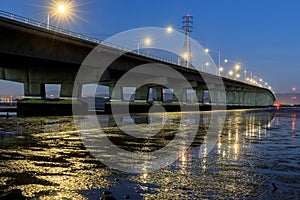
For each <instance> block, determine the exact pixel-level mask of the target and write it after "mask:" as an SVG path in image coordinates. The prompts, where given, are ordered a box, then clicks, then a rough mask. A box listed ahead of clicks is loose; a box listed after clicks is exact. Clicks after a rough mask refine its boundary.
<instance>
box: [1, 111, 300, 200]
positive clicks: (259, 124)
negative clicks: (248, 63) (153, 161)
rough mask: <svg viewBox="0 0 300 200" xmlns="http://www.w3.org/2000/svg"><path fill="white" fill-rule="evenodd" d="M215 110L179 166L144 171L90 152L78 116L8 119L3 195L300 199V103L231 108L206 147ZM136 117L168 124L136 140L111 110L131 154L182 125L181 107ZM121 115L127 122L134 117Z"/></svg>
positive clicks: (114, 133) (203, 118) (119, 139)
mask: <svg viewBox="0 0 300 200" xmlns="http://www.w3.org/2000/svg"><path fill="white" fill-rule="evenodd" d="M196 114H197V113H196ZM194 115H195V113H194ZM210 115H211V113H210V112H203V113H201V115H199V116H200V125H199V127H198V133H197V135H196V137H195V139H194V142H193V143H192V145H191V146H190V148H188V150H186V151H181V152H178V153H177V154H178V159H177V160H176V161H175V162H174V163H173V164H171V165H169V166H167V167H164V168H162V169H160V170H158V171H155V172H149V173H146V172H145V173H141V174H132V173H125V172H121V171H118V170H115V169H112V168H109V167H106V166H105V165H104V164H102V163H101V162H99V161H98V160H97V159H95V158H94V157H93V156H91V154H90V152H89V151H88V150H87V149H86V148H85V146H84V145H83V143H82V141H81V138H80V137H79V133H78V131H77V130H76V128H75V125H74V122H73V118H72V117H47V118H42V117H31V118H17V117H10V118H6V117H2V118H0V151H1V155H0V156H1V161H0V176H1V179H0V197H1V198H3V199H4V198H7V199H22V198H23V199H24V198H25V199H100V198H101V197H103V196H106V197H107V196H108V195H111V196H113V197H114V198H115V199H124V198H130V199H300V121H299V117H300V109H296V108H289V109H280V110H244V111H229V112H227V117H226V122H225V125H224V129H223V130H222V131H221V132H220V133H219V135H218V141H217V143H216V145H215V146H214V147H213V149H212V150H211V151H210V152H205V148H204V151H200V146H202V147H203V145H204V146H205V137H206V131H207V129H208V127H209V125H210ZM119 117H120V118H122V116H119ZM132 117H133V118H134V121H135V122H136V123H139V124H140V125H142V126H143V125H147V124H149V123H150V122H152V123H153V122H155V123H162V122H164V124H165V126H164V128H163V130H161V131H160V132H159V133H158V134H157V135H155V136H153V137H152V138H150V139H148V140H136V139H133V138H132V137H129V136H128V135H126V134H122V132H121V131H120V130H119V129H118V127H117V126H116V125H115V123H114V121H113V120H112V118H111V116H109V115H101V116H99V118H98V120H99V121H101V124H102V125H103V129H105V133H106V134H107V135H109V138H110V139H111V140H112V141H113V142H114V143H115V144H116V145H118V146H119V147H121V148H123V149H126V150H128V151H132V152H141V151H145V152H147V151H154V150H157V149H160V148H161V147H163V146H164V145H166V144H168V143H169V142H170V141H171V140H172V138H173V136H172V135H173V134H174V132H176V130H177V129H178V128H179V126H178V121H179V120H180V113H170V114H167V115H155V116H151V117H149V116H146V115H136V116H132ZM122 120H123V121H122V123H123V124H124V126H126V123H127V121H128V118H126V117H124V118H123V119H122ZM86 131H88V130H86ZM200 155H201V156H200ZM103 157H105V155H103ZM272 184H274V185H275V187H277V188H278V189H274V186H273V185H272ZM109 192H111V194H109ZM124 195H125V196H124ZM126 195H127V196H126Z"/></svg>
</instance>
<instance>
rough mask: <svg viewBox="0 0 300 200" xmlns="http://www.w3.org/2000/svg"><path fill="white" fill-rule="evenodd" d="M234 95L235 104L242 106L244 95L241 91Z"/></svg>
mask: <svg viewBox="0 0 300 200" xmlns="http://www.w3.org/2000/svg"><path fill="white" fill-rule="evenodd" d="M234 93H235V95H234V104H235V105H241V104H242V101H241V97H242V93H241V90H236V91H235V92H234Z"/></svg>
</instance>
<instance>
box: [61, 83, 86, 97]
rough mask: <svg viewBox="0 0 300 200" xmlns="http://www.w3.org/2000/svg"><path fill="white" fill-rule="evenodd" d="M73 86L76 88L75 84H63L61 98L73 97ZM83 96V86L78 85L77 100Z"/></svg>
mask: <svg viewBox="0 0 300 200" xmlns="http://www.w3.org/2000/svg"><path fill="white" fill-rule="evenodd" d="M73 86H74V87H75V85H74V83H72V82H69V83H68V82H67V83H62V84H61V90H60V96H61V97H71V96H72V93H73ZM81 94H82V84H80V85H78V88H77V98H80V97H81Z"/></svg>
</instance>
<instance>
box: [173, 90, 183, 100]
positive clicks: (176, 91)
mask: <svg viewBox="0 0 300 200" xmlns="http://www.w3.org/2000/svg"><path fill="white" fill-rule="evenodd" d="M173 89H174V93H173V102H186V89H185V88H179V87H178V88H173ZM175 94H176V95H177V96H176V95H175Z"/></svg>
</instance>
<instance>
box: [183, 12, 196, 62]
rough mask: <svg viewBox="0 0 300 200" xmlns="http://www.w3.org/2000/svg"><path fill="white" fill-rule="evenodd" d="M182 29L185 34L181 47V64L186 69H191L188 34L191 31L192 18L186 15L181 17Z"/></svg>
mask: <svg viewBox="0 0 300 200" xmlns="http://www.w3.org/2000/svg"><path fill="white" fill-rule="evenodd" d="M182 18H183V21H182V29H183V30H184V32H185V41H184V47H183V53H182V55H181V64H183V65H184V66H186V67H191V66H190V64H191V63H192V51H191V42H190V33H191V32H192V31H193V16H191V15H189V14H187V15H186V16H183V17H182Z"/></svg>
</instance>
